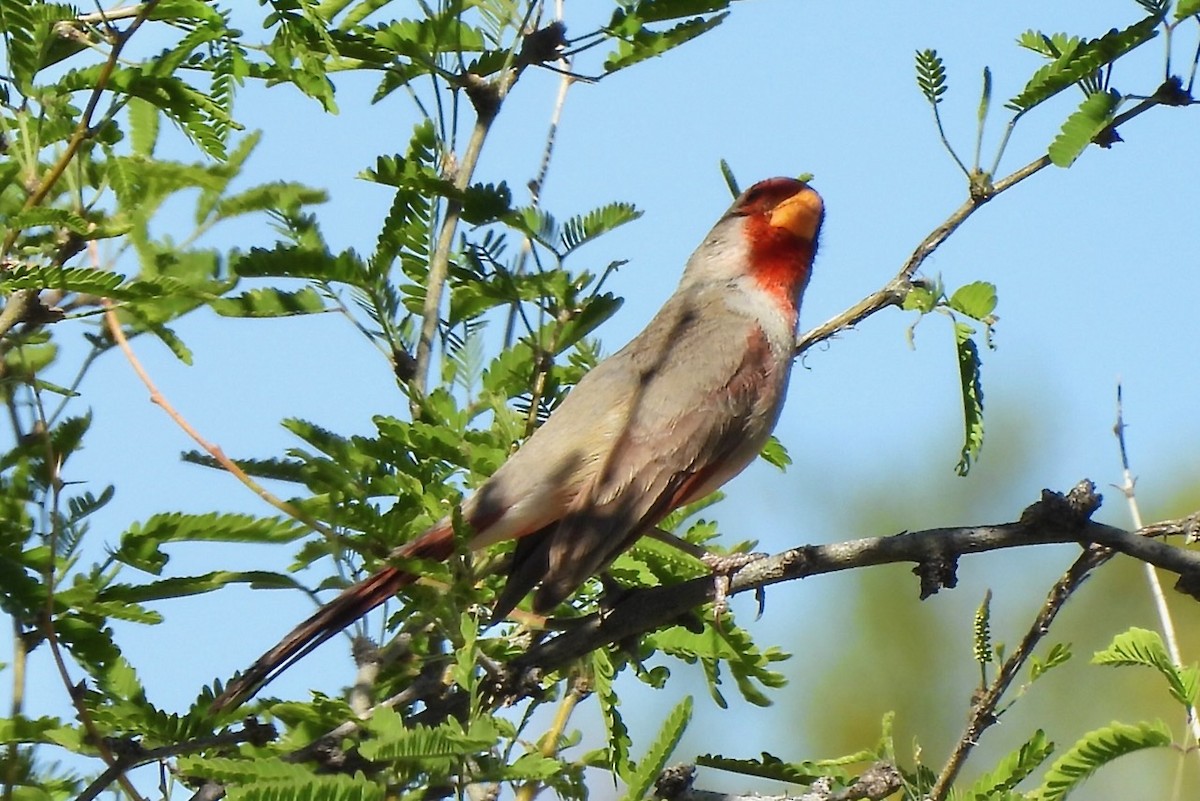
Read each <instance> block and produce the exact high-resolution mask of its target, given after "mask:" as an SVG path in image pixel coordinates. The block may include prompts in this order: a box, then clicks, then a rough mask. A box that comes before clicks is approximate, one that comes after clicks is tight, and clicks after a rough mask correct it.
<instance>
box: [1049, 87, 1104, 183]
mask: <svg viewBox="0 0 1200 801" xmlns="http://www.w3.org/2000/svg"><path fill="white" fill-rule="evenodd" d="M1120 102H1121V96H1120V95H1119V94H1117V93H1116V92H1115V91H1108V92H1095V93H1093V94H1091V95H1088V97H1087V98H1085V99H1084V101H1083V103H1082V104H1081V105H1080V106H1079V109H1078V110H1077V111H1076V112H1075V113H1074V114H1072V115H1071V116H1070V117H1067V121H1066V122H1064V123H1063V127H1062V130H1061V131H1060V132H1059V134H1058V136H1057V137H1055V139H1054V141H1053V142H1052V143H1051V144H1050V150H1049V151H1048V153H1049V155H1050V161H1051V162H1053V163H1054V164H1055V165H1056V166H1058V167H1070V166H1071V165H1072V164H1074V163H1075V159H1077V158H1079V156H1080V155H1081V154H1082V153H1083V151H1084V149H1085V148H1086V147H1087V146H1088V145H1090V144H1091V143H1092V142H1094V141H1095V140H1096V136H1097V135H1099V134H1100V132H1101V131H1103V130H1104V129H1105V128H1107V127H1108V126H1109V125H1111V124H1112V121H1113V114H1114V113H1115V112H1116V110H1117V105H1118V104H1119V103H1120Z"/></svg>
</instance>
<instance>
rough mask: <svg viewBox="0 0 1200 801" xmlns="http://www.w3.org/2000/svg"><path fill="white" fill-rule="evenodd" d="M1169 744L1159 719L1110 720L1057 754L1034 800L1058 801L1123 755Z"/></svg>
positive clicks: (1165, 731) (1165, 730)
mask: <svg viewBox="0 0 1200 801" xmlns="http://www.w3.org/2000/svg"><path fill="white" fill-rule="evenodd" d="M1170 744H1171V731H1170V729H1168V728H1167V727H1166V726H1165V725H1163V724H1162V723H1161V722H1155V723H1138V724H1136V725H1130V724H1128V723H1119V722H1113V723H1111V724H1109V725H1108V726H1105V727H1104V728H1100V729H1095V730H1093V731H1090V732H1088V733H1087V734H1085V735H1083V737H1081V738H1080V739H1079V741H1078V742H1076V743H1075V745H1073V746H1071V748H1070V750H1069V751H1067V752H1066V753H1064V754H1063V755H1062V756H1061V757H1059V758H1058V759H1057V760H1056V761H1055V762H1054V764H1053V765H1051V766H1050V769H1049V770H1048V771H1046V776H1045V778H1044V780H1043V782H1042V786H1041V787H1039V788H1038V789H1037V790H1036V791H1035V792H1034V793H1033V796H1032V797H1033V798H1035V799H1037V801H1059V799H1063V798H1066V797H1067V794H1068V793H1070V792H1071V791H1073V790H1074V789H1075V788H1077V787H1078V786H1079V785H1080V784H1082V783H1083V782H1084V780H1085V779H1087V778H1088V777H1089V776H1091V775H1092V774H1093V773H1095V772H1096V771H1097V770H1098V769H1100V768H1101V767H1103V766H1105V765H1107V764H1108V763H1110V762H1112V761H1113V760H1115V759H1117V758H1118V757H1121V756H1124V755H1125V754H1130V753H1133V752H1134V751H1140V750H1142V749H1145V748H1162V747H1165V746H1168V745H1170Z"/></svg>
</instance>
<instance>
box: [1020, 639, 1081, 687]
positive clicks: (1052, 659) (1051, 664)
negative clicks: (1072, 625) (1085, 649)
mask: <svg viewBox="0 0 1200 801" xmlns="http://www.w3.org/2000/svg"><path fill="white" fill-rule="evenodd" d="M1070 658H1071V646H1069V645H1065V644H1063V643H1060V642H1056V643H1055V644H1054V645H1052V646H1050V650H1049V651H1047V652H1046V655H1045V656H1044V657H1041V658H1039V657H1036V656H1031V657H1030V658H1029V680H1030V681H1031V682H1033V681H1037V680H1038V679H1040V678H1041V677H1042V676H1044V675H1046V673H1047V671H1049V670H1051V669H1053V668H1056V667H1058V666H1059V665H1063V664H1066V662H1067V660H1069V659H1070Z"/></svg>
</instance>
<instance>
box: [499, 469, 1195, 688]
mask: <svg viewBox="0 0 1200 801" xmlns="http://www.w3.org/2000/svg"><path fill="white" fill-rule="evenodd" d="M1081 484H1082V485H1083V486H1085V487H1086V488H1087V491H1088V492H1090V493H1091V494H1092V496H1093V497H1094V498H1095V499H1096V505H1097V506H1098V503H1099V496H1098V495H1095V493H1094V488H1092V485H1091V482H1081ZM1093 509H1094V507H1093ZM1093 509H1085V510H1081V509H1079V508H1075V507H1073V506H1072V505H1071V504H1070V503H1068V500H1067V496H1064V495H1061V494H1059V493H1055V492H1051V491H1050V490H1044V491H1043V493H1042V498H1041V499H1040V500H1039V501H1037V502H1036V503H1034V504H1032V505H1031V506H1029V507H1028V508H1027V509H1026V510H1025V511H1024V512H1023V513H1022V514H1021V516H1020V518H1019V519H1018V520H1016V521H1014V522H1011V523H1001V524H998V525H982V526H963V527H957V528H935V529H927V530H924V531H909V532H903V533H900V534H896V535H893V536H888V537H868V538H864V539H858V540H850V541H848V542H837V543H831V544H827V545H802V546H799V547H796V548H792V549H789V550H786V551H783V552H782V553H778V554H774V555H772V556H767V557H764V558H762V559H759V560H756V561H754V562H751V563H750V564H749V565H747V566H745V567H744V568H742V569H741V570H738V571H737V572H736V573H734V574H733V576H732V577H731V579H730V583H729V594H730V595H733V594H737V593H744V592H755V591H758V590H761V589H763V588H764V587H767V586H769V585H771V584H778V583H780V582H784V581H793V580H795V579H802V578H807V577H809V576H816V575H821V574H823V573H835V572H840V571H843V570H852V569H855V568H861V567H868V566H871V565H883V564H893V563H899V562H912V563H914V564H915V565H916V567H915V568H914V571H913V572H914V573H916V574H917V575H918V577H919V578H920V592H921V597H923V598H924V597H928V596H929V595H932V594H933V593H936V592H937V591H938V590H939V589H941V588H943V587H950V588H952V587H954V585H955V583H956V578H955V569H956V567H957V563H958V559H959V557H961V556H964V555H967V554H975V553H984V552H986V551H995V550H1000V549H1003V548H1020V547H1026V546H1030V545H1047V544H1051V543H1059V544H1062V543H1077V544H1079V545H1083V546H1085V547H1086V546H1090V545H1099V546H1103V547H1105V548H1109V549H1112V550H1113V551H1116V552H1119V553H1124V554H1126V555H1128V556H1131V557H1133V558H1135V559H1138V560H1139V561H1142V562H1146V563H1148V564H1152V565H1154V566H1156V567H1159V568H1162V569H1163V570H1167V571H1169V572H1172V573H1175V574H1177V575H1178V576H1179V580H1178V581H1177V583H1176V585H1175V588H1176V589H1177V590H1179V591H1180V592H1184V593H1186V594H1188V595H1191V596H1192V597H1193V598H1197V599H1200V553H1196V552H1192V551H1187V550H1184V549H1182V548H1177V547H1175V546H1172V545H1168V544H1166V543H1164V542H1159V541H1157V540H1154V539H1150V538H1148V537H1146V536H1142V534H1140V533H1139V532H1132V531H1126V530H1124V529H1120V528H1117V527H1115V526H1109V525H1105V524H1103V523H1095V522H1092V521H1091V520H1090V519H1089V517H1088V516H1089V515H1090V514H1091V512H1092V510H1093ZM1185 520H1186V519H1185ZM1164 526H1165V524H1158V525H1157V526H1156V527H1155V532H1156V533H1163V532H1164ZM1184 528H1185V521H1181V522H1180V525H1179V532H1178V533H1183V530H1184ZM1173 533H1174V532H1173ZM716 592H717V588H716V582H714V581H713V580H712V578H711V577H708V576H705V577H701V578H696V579H692V580H691V581H687V582H684V583H682V584H674V585H671V586H666V587H651V588H647V589H644V590H637V591H635V592H632V593H630V595H629V596H628V597H627V598H625V599H624V600H623V601H622V602H621V603H619V604H617V605H616V606H615V607H614V608H613V609H611V610H610V611H607V612H605V613H603V614H597V615H593V616H591V617H588V618H585V619H583V620H582V621H581V622H580V623H579V624H578V625H577V626H576V627H574V628H572V629H570V630H569V631H565V632H563V633H562V634H559V635H557V636H555V637H553V638H551V639H549V640H546V641H544V642H541V643H539V644H537V645H535V646H533V647H532V648H530V649H529V650H528V651H527V652H526V653H525V654H524V655H522V656H521V657H520V658H518V659H517V660H515V661H514V662H513V663H512V665H511V666H510V669H511V670H512V671H513V672H512V674H510V675H513V676H514V677H519V676H520V674H521V673H523V672H525V671H528V670H553V669H555V668H559V667H562V666H564V665H566V664H568V663H570V662H571V661H572V660H574V659H576V658H578V657H580V656H582V655H583V654H586V653H588V652H589V651H592V650H594V649H596V648H600V647H602V646H604V645H607V644H609V643H614V642H621V641H623V640H627V639H629V638H631V637H636V636H638V635H640V634H644V633H646V632H648V631H653V630H654V629H657V628H661V627H663V626H667V625H671V624H673V623H675V622H676V621H678V620H680V619H681V618H683V617H684V616H686V615H689V614H691V613H692V611H693V610H694V609H696V608H697V607H699V606H701V605H702V604H704V603H706V602H709V601H711V600H713V599H714V598H715V596H716Z"/></svg>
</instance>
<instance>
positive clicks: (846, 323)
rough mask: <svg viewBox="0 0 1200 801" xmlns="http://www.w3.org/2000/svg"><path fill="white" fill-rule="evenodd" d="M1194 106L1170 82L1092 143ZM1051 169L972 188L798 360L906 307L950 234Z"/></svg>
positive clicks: (817, 331) (1045, 161) (811, 340)
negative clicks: (921, 272)
mask: <svg viewBox="0 0 1200 801" xmlns="http://www.w3.org/2000/svg"><path fill="white" fill-rule="evenodd" d="M1192 102H1193V101H1192V100H1191V98H1190V97H1187V96H1184V95H1181V90H1180V88H1179V85H1178V83H1177V82H1172V81H1171V80H1168V81H1167V82H1166V83H1164V84H1163V85H1162V86H1161V87H1159V89H1158V91H1156V92H1155V93H1154V95H1153V96H1151V97H1148V98H1146V99H1145V100H1143V101H1141V102H1140V103H1138V104H1137V105H1136V106H1134V107H1133V108H1131V109H1129V110H1128V111H1126V112H1124V113H1122V114H1118V115H1117V116H1116V117H1114V118H1113V121H1112V123H1110V124H1109V125H1108V127H1106V128H1105V129H1104V130H1103V131H1101V132H1100V133H1099V134H1097V135H1096V137H1095V138H1094V139H1093V141H1095V142H1097V143H1105V144H1104V145H1103V146H1104V147H1108V146H1110V145H1111V143H1112V142H1114V141H1120V138H1119V137H1117V135H1116V130H1117V127H1118V126H1120V125H1122V124H1124V123H1126V122H1128V121H1129V120H1132V119H1133V118H1134V117H1136V116H1138V115H1140V114H1142V113H1144V112H1146V111H1148V110H1150V109H1151V108H1154V107H1155V106H1181V105H1190V104H1191V103H1192ZM1049 166H1050V157H1049V156H1042V157H1040V158H1037V159H1034V160H1033V161H1031V162H1029V163H1028V164H1026V165H1025V166H1024V167H1021V168H1020V169H1019V170H1014V171H1013V172H1012V173H1010V174H1009V175H1006V176H1005V177H1003V178H1001V179H1000V180H999V181H996V182H995V183H991V184H987V183H983V184H972V185H971V193H970V197H969V198H968V199H967V201H966V202H965V203H963V204H962V205H961V206H959V207H958V208H957V209H955V211H954V213H953V214H951V215H950V216H949V217H947V218H946V221H945V222H943V223H942V224H941V225H939V226H938V227H937V228H935V229H933V231H931V232H930V234H929V235H928V236H927V237H925V239H923V240H922V241H921V244H919V245H917V247H916V249H915V250H913V252H912V254H911V255H910V256H909V257H908V260H907V261H905V262H904V266H903V267H901V268H900V271H899V272H898V273H896V275H895V276H894V277H893V278H892V280H890V281H888V282H887V284H886V285H884V287H883V289H880V290H878V291H877V292H873V293H871V294H870V295H868V296H867V297H865V298H863V299H862V300H860V301H859V302H858V303H856V304H854V305H853V306H851V307H850V308H848V309H846V310H845V311H843V312H842V313H841V314H838V315H836V316H835V317H832V318H831V319H829V320H827V321H825V322H823V323H821V324H820V325H818V326H817V327H816V328H813V329H811V330H809V331H806V332H805V333H803V334H801V335H800V336H799V337H798V338H797V339H796V355H797V356H799V355H800V354H802V353H804V352H805V351H806V350H808V349H809V348H811V347H812V346H813V345H816V344H817V343H818V342H824V341H825V340H827V339H829V338H831V337H833V336H835V335H837V334H839V333H841V332H842V331H845V330H847V329H849V328H854V327H855V326H856V325H858V324H859V323H861V322H862V321H863V320H865V319H867V318H868V317H870V316H871V315H873V314H875V313H876V312H878V311H880V310H882V309H886V308H887V307H889V306H900V305H901V304H903V303H904V298H905V296H906V295H907V294H908V290H909V289H910V288H911V286H912V277H913V276H914V275H915V274H916V272H917V270H918V269H919V268H920V267H921V265H922V264H923V263H924V262H925V260H926V259H928V258H929V257H930V256H931V255H933V253H934V251H936V250H937V249H938V248H939V247H941V245H942V243H943V242H945V241H946V240H947V239H948V238H949V237H950V234H952V233H954V232H955V231H956V230H958V227H959V226H961V225H962V224H963V223H964V222H966V221H967V218H968V217H970V216H971V215H972V214H974V213H975V212H976V211H977V210H978V209H979V207H980V206H982V205H983V204H985V203H987V202H988V201H989V200H991V199H992V198H994V197H996V196H997V195H999V194H1000V193H1001V192H1005V191H1007V190H1009V189H1012V188H1013V187H1014V186H1016V185H1017V184H1019V183H1021V182H1022V181H1024V180H1025V179H1026V178H1028V177H1030V176H1031V175H1033V174H1035V173H1037V172H1040V171H1041V170H1043V169H1045V168H1046V167H1049Z"/></svg>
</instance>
